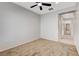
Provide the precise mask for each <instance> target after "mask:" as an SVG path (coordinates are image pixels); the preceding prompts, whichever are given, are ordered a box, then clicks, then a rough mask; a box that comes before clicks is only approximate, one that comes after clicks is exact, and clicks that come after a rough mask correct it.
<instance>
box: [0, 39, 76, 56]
mask: <svg viewBox="0 0 79 59" xmlns="http://www.w3.org/2000/svg"><path fill="white" fill-rule="evenodd" d="M0 55H2V56H77V55H78V53H77V50H76V48H75V46H73V45H67V44H63V43H60V42H55V41H50V40H45V39H38V40H35V41H32V42H30V43H26V44H23V45H21V46H18V47H15V48H12V49H9V50H6V51H4V52H0Z"/></svg>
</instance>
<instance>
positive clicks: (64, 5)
mask: <svg viewBox="0 0 79 59" xmlns="http://www.w3.org/2000/svg"><path fill="white" fill-rule="evenodd" d="M14 3H16V4H18V5H20V6H22V7H24V8H26V9H28V10H30V11H32V12H35V13H37V14H45V13H48V12H53V11H57V10H61V9H64V8H67V7H72V6H75V5H76V2H60V3H58V4H56V3H55V2H48V3H51V4H52V7H53V8H54V10H51V11H49V10H48V9H49V7H48V6H47V7H46V6H43V10H42V11H40V9H39V7H38V6H36V7H34V8H30V6H32V5H35V4H36V3H35V2H14ZM46 3H47V2H46Z"/></svg>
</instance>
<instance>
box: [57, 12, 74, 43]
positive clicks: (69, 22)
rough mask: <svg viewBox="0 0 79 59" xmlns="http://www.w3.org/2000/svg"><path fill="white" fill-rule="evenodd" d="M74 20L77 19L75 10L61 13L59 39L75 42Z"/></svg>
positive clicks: (65, 41)
mask: <svg viewBox="0 0 79 59" xmlns="http://www.w3.org/2000/svg"><path fill="white" fill-rule="evenodd" d="M73 20H75V11H69V12H65V13H60V14H59V20H58V39H59V41H60V42H64V43H67V44H74V40H73Z"/></svg>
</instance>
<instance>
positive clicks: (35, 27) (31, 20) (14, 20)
mask: <svg viewBox="0 0 79 59" xmlns="http://www.w3.org/2000/svg"><path fill="white" fill-rule="evenodd" d="M39 19H40V18H39V15H37V14H34V13H33V12H30V11H28V10H26V9H24V8H23V7H20V6H18V5H15V4H13V3H5V2H0V51H3V50H5V49H8V48H12V47H15V46H17V45H20V44H23V43H26V42H30V41H32V40H35V39H38V38H39V36H40V29H39V28H40V20H39Z"/></svg>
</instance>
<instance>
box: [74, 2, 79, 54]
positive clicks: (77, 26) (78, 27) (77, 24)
mask: <svg viewBox="0 0 79 59" xmlns="http://www.w3.org/2000/svg"><path fill="white" fill-rule="evenodd" d="M76 9H77V11H76V14H75V16H76V19H75V21H74V41H75V45H76V48H77V51H78V53H79V3H77V5H76Z"/></svg>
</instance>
